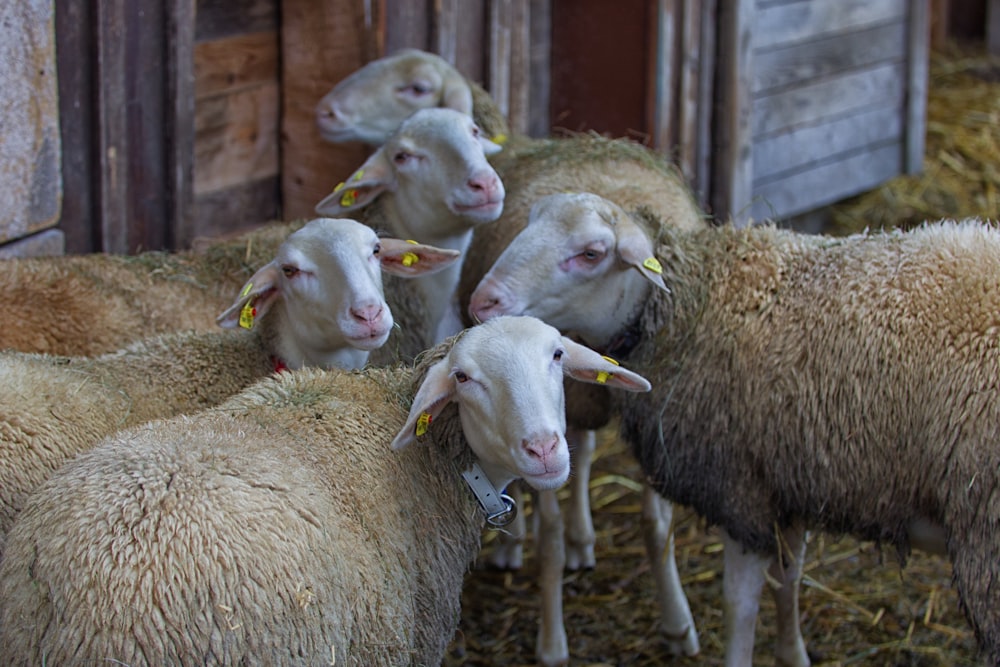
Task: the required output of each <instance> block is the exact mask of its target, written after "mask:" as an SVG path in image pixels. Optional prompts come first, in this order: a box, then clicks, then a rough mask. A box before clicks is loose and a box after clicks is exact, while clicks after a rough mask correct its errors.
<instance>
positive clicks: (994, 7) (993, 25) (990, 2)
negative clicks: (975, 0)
mask: <svg viewBox="0 0 1000 667" xmlns="http://www.w3.org/2000/svg"><path fill="white" fill-rule="evenodd" d="M986 48H987V49H988V50H989V52H990V53H991V54H992V55H994V56H1000V0H986Z"/></svg>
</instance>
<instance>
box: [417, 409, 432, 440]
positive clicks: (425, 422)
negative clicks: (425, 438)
mask: <svg viewBox="0 0 1000 667" xmlns="http://www.w3.org/2000/svg"><path fill="white" fill-rule="evenodd" d="M430 424H431V416H430V414H428V413H426V412H421V413H420V416H419V417H417V435H418V436H421V435H423V434H424V433H427V428H428V427H429V426H430Z"/></svg>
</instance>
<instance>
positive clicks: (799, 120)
mask: <svg viewBox="0 0 1000 667" xmlns="http://www.w3.org/2000/svg"><path fill="white" fill-rule="evenodd" d="M905 80H906V72H905V68H904V66H903V64H902V63H888V64H884V65H878V66H876V67H873V68H871V69H866V70H860V71H856V72H850V73H847V74H843V75H840V76H834V77H830V78H828V79H824V80H822V81H820V82H818V83H813V84H809V85H804V86H800V87H798V88H794V89H791V90H786V91H783V92H780V93H777V94H774V95H765V96H761V97H756V98H755V99H754V105H753V136H754V137H760V136H762V135H764V134H768V133H771V132H779V131H783V130H785V129H786V128H789V127H792V126H795V125H799V124H808V123H814V122H816V121H818V120H819V119H821V118H824V117H834V116H837V115H840V114H849V113H853V112H855V111H858V110H860V109H863V108H864V107H866V106H871V105H872V104H902V101H903V94H904V90H903V89H904V82H905Z"/></svg>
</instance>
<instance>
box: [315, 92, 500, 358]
mask: <svg viewBox="0 0 1000 667" xmlns="http://www.w3.org/2000/svg"><path fill="white" fill-rule="evenodd" d="M498 150H500V147H499V146H498V145H496V144H494V143H493V142H491V141H489V140H488V139H486V138H485V137H483V136H482V135H481V133H480V131H479V128H478V127H477V126H476V125H475V123H473V122H472V120H471V119H470V118H469V117H468V116H466V115H464V114H461V113H459V112H458V111H454V110H452V109H442V108H433V109H422V110H420V111H417V112H416V113H414V114H413V115H412V116H410V117H409V118H407V120H406V121H405V122H404V123H403V124H402V125H400V127H399V128H398V129H397V131H396V132H395V133H394V134H393V135H392V137H390V139H389V140H388V141H387V142H386V143H385V144H384V145H383V146H382V147H380V148H379V149H378V150H376V151H375V152H374V153H373V154H372V155H371V156H370V157H369V158H368V159H367V160H366V161H365V162H364V164H362V165H361V167H360V168H359V169H357V170H356V171H355V172H354V173H353V174H352V175H351V176H350V177H349V178H348V179H347V181H346V182H345V183H346V185H345V183H341V184H339V185H337V187H336V188H334V190H333V192H332V193H331V194H330V195H328V196H327V197H325V198H324V199H323V200H322V201H321V202H320V203H319V204H317V205H316V211H317V212H318V213H320V214H322V215H336V216H342V215H347V214H350V213H352V212H357V213H356V214H357V215H358V216H359V219H361V220H362V221H364V222H365V223H366V224H368V225H370V226H372V227H374V228H376V229H387V230H389V231H390V232H391V233H392V234H393V235H394V236H397V237H399V238H404V239H414V240H417V241H419V242H421V243H428V244H431V245H434V246H437V247H440V248H451V249H454V250H458V251H459V252H464V251H465V249H466V248H467V247H468V245H469V242H470V240H471V238H472V230H473V229H474V228H475V227H477V226H479V225H482V224H484V223H487V222H491V221H493V220H496V218H497V217H498V216H499V215H500V213H501V212H502V211H503V205H504V197H505V191H504V186H503V183H502V182H501V181H500V179H499V177H498V176H497V174H496V171H494V169H493V167H491V166H490V164H489V163H488V162H487V161H486V155H487V154H492V153H495V152H496V151H498ZM372 202H375V204H374V205H372ZM459 271H460V264H455V265H454V266H452V267H451V268H449V269H448V270H446V271H441V272H438V273H436V274H435V275H433V276H429V277H427V278H425V279H422V280H420V281H418V284H419V285H420V286H421V288H422V289H423V291H424V294H425V304H426V306H427V308H428V317H430V318H431V319H432V321H435V322H438V323H439V324H438V335H437V340H438V341H440V340H441V339H443V338H444V337H446V336H448V335H452V334H455V333H457V332H458V331H460V330H461V329H462V324H461V318H460V316H459V308H458V306H457V304H455V303H454V301H453V299H452V294H453V293H454V291H455V285H456V284H457V282H458V277H459Z"/></svg>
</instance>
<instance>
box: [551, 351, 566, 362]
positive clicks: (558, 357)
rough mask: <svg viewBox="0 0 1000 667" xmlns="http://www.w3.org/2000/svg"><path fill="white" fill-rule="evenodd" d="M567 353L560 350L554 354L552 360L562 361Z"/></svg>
mask: <svg viewBox="0 0 1000 667" xmlns="http://www.w3.org/2000/svg"><path fill="white" fill-rule="evenodd" d="M565 352H566V351H565V350H562V349H559V350H556V351H555V352H554V353H553V354H552V359H553V360H554V361H562V358H563V354H565Z"/></svg>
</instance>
